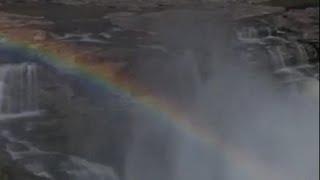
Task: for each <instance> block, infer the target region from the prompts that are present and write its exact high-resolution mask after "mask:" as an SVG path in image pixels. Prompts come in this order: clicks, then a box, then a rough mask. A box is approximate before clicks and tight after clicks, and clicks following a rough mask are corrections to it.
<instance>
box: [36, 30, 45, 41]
mask: <svg viewBox="0 0 320 180" xmlns="http://www.w3.org/2000/svg"><path fill="white" fill-rule="evenodd" d="M47 37H48V35H47V32H45V31H42V30H37V31H35V32H34V35H33V40H34V41H45V40H46V39H47Z"/></svg>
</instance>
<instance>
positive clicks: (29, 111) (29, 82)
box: [0, 63, 39, 119]
mask: <svg viewBox="0 0 320 180" xmlns="http://www.w3.org/2000/svg"><path fill="white" fill-rule="evenodd" d="M37 69H38V68H37V65H36V64H34V63H20V64H3V65H0V119H8V118H17V117H21V116H22V117H23V116H30V115H34V114H37V112H39V111H38V109H39V102H38V95H39V93H38V90H39V87H38V86H39V82H38V75H37Z"/></svg>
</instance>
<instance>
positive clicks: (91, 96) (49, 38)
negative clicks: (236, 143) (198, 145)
mask: <svg viewBox="0 0 320 180" xmlns="http://www.w3.org/2000/svg"><path fill="white" fill-rule="evenodd" d="M0 2H1V1H0ZM68 2H70V3H71V4H73V2H74V1H68ZM81 2H82V1H81ZM82 3H85V1H83V2H82ZM166 5H167V1H164V2H162V1H161V2H159V3H158V4H157V6H153V8H152V9H149V8H145V9H144V8H140V7H136V6H129V7H130V8H128V7H120V8H119V7H118V8H114V7H113V6H112V5H110V6H103V7H99V6H96V5H92V6H89V7H83V6H69V5H57V4H42V3H40V4H38V3H33V4H23V3H22V4H19V3H18V4H5V3H3V4H1V5H0V63H1V65H3V64H8V63H12V62H14V63H22V62H25V60H24V59H23V58H25V59H27V60H28V62H29V63H34V62H35V61H36V59H37V58H38V57H37V56H30V55H28V51H24V52H25V53H26V54H27V55H26V54H23V53H22V54H19V56H18V55H16V51H14V50H12V49H10V48H7V47H6V46H5V42H6V41H7V40H8V39H10V41H13V42H19V43H25V44H28V45H29V47H28V48H34V49H38V50H39V51H40V52H46V50H50V51H51V52H53V53H54V54H58V55H59V57H60V58H61V59H68V60H69V61H73V62H71V63H77V64H81V65H84V66H87V67H90V68H92V69H94V70H95V71H98V70H99V69H100V68H102V69H103V68H106V69H112V71H111V70H110V72H109V71H108V72H107V73H106V76H108V77H109V78H110V77H111V78H110V79H112V80H117V81H120V80H121V83H122V84H121V85H124V86H125V85H126V83H129V82H135V83H136V84H143V88H144V89H143V91H141V90H136V89H129V91H130V93H131V95H132V96H135V97H142V96H144V95H145V94H144V93H141V92H148V93H150V94H156V95H157V96H161V97H164V98H165V99H173V101H175V102H177V104H179V106H185V107H184V108H186V109H192V108H194V107H193V105H192V104H193V102H194V100H195V94H196V91H197V90H196V89H195V87H196V85H197V83H199V81H200V82H205V81H206V80H207V79H208V77H210V76H212V74H211V73H212V71H211V69H209V66H208V64H210V63H212V62H211V61H212V56H213V57H214V59H226V60H228V59H237V60H239V62H238V63H247V64H250V67H253V68H254V69H255V70H258V71H259V72H262V71H263V72H264V71H265V72H268V73H269V74H273V75H272V78H274V79H276V81H275V82H276V85H277V87H278V86H279V87H280V86H281V87H282V86H284V87H287V86H291V85H293V86H296V87H297V89H298V91H299V92H303V93H305V94H307V96H310V95H311V98H314V99H316V98H318V97H315V96H316V93H314V92H313V91H314V88H311V89H308V90H306V89H307V88H309V87H310V86H306V85H305V84H308V83H311V84H313V85H314V84H316V85H314V87H316V86H317V85H318V80H319V60H318V59H319V22H318V19H319V8H318V7H312V6H311V7H303V8H293V9H291V8H289V9H288V8H285V7H282V6H280V7H279V6H276V7H274V6H267V5H261V4H258V5H257V4H255V5H253V4H251V3H239V2H236V3H228V4H224V3H215V4H210V6H209V5H208V6H200V5H199V6H185V7H183V8H181V7H177V6H175V7H174V6H173V7H167V6H166ZM26 7H27V8H26ZM177 37H178V38H177ZM213 39H214V42H212V40H213ZM221 46H223V47H227V48H220V47H221ZM212 52H214V53H212ZM212 54H213V55H212ZM188 57H194V58H195V59H198V61H197V62H194V61H191V60H190V61H189V60H188ZM181 59H182V60H181ZM1 65H0V66H1ZM38 65H39V72H38V73H39V74H38V78H39V81H40V85H39V89H40V92H39V95H38V96H39V99H40V102H39V104H40V109H41V110H43V114H42V115H41V116H38V117H36V118H34V117H32V118H22V120H20V119H19V120H13V121H10V122H8V121H3V122H2V121H1V120H0V130H1V135H0V179H1V178H3V179H4V180H6V179H10V180H15V179H18V180H29V179H33V180H36V179H37V178H38V179H58V180H64V179H66V180H67V179H68V180H70V179H75V180H87V179H89V178H91V179H93V180H118V179H125V173H126V164H125V162H126V147H127V146H128V144H130V143H129V142H131V141H132V140H133V137H132V132H133V131H134V129H133V126H135V124H141V123H142V122H141V121H142V120H140V119H139V118H140V117H141V115H137V114H136V112H135V111H136V108H137V107H136V106H135V104H134V103H133V102H130V101H128V100H127V99H126V97H124V96H123V95H122V94H117V93H115V92H110V93H105V92H103V91H101V90H98V89H97V88H96V87H95V85H91V84H90V81H82V80H79V79H77V78H75V76H74V74H72V73H66V72H60V71H59V69H55V68H52V67H50V65H49V64H47V63H46V62H44V63H43V62H42V63H40V64H38ZM177 66H178V67H180V66H184V67H185V68H181V71H179V73H177V72H176V70H177ZM97 69H98V70H97ZM185 69H186V70H185ZM190 69H191V71H190ZM184 70H185V71H184ZM190 72H192V73H190ZM104 74H105V73H104ZM145 74H148V76H146V75H145ZM195 75H196V76H195ZM77 76H78V74H77ZM77 76H76V77H77ZM195 77H196V78H195ZM184 79H186V81H184ZM88 84H89V85H88ZM306 87H307V88H306ZM311 91H312V92H311ZM92 92H94V93H92ZM181 92H183V93H181ZM142 98H143V97H142ZM186 104H187V105H186ZM101 117H106V121H101ZM144 123H145V122H144ZM219 123H221V122H217V124H219ZM151 129H152V128H151ZM169 129H170V128H169ZM152 130H153V129H152ZM153 133H156V129H155V132H151V134H153ZM170 133H172V132H171V129H170V130H168V134H170ZM101 136H102V137H103V138H98V137H101ZM155 136H156V135H155ZM157 141H158V142H159V143H157V144H156V143H151V145H152V146H154V149H161V148H162V149H165V148H166V146H167V143H170V142H167V141H166V142H162V141H163V140H162V139H161V138H158V139H157ZM163 144H165V145H163ZM164 151H165V150H164ZM152 153H155V154H156V153H157V152H156V150H154V152H152ZM159 157H166V154H161V155H159ZM159 161H160V160H159ZM161 163H163V164H161V165H163V167H164V168H163V172H161V173H160V174H157V175H155V176H157V177H159V178H162V180H163V179H170V178H171V177H170V175H168V174H170V172H169V171H170V167H167V166H166V162H162V161H161ZM161 165H159V166H161ZM28 178H29V179H28ZM143 180H144V179H143ZM170 180H171V179H170Z"/></svg>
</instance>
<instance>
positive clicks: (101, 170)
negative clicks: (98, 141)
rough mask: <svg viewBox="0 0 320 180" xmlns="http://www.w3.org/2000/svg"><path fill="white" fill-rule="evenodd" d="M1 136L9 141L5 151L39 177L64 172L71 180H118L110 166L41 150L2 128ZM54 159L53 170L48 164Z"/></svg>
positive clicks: (49, 176)
mask: <svg viewBox="0 0 320 180" xmlns="http://www.w3.org/2000/svg"><path fill="white" fill-rule="evenodd" d="M1 136H2V137H5V138H6V139H7V140H8V141H9V143H7V145H6V151H7V152H8V153H9V154H10V156H11V158H12V159H13V160H16V161H18V162H20V163H22V164H23V165H24V167H25V168H26V169H27V170H28V171H30V172H31V173H33V174H34V175H36V176H39V177H45V178H48V179H57V178H56V174H64V176H67V177H68V179H71V180H87V179H94V180H118V179H119V178H118V176H117V175H116V174H115V172H114V171H113V169H112V168H111V167H108V166H105V165H102V164H98V163H94V162H89V161H87V160H85V159H83V158H80V157H77V156H73V155H67V154H63V153H59V152H49V151H42V150H40V149H39V148H37V147H35V146H34V145H33V144H32V143H30V142H28V141H25V140H19V139H17V138H16V137H14V136H13V135H12V134H11V133H10V132H9V131H7V130H4V131H2V132H1ZM17 144H18V145H20V146H23V147H24V148H23V149H22V150H16V149H15V148H14V146H16V145H17ZM50 161H56V163H57V164H56V166H55V170H54V171H52V169H50V164H51V163H52V162H50Z"/></svg>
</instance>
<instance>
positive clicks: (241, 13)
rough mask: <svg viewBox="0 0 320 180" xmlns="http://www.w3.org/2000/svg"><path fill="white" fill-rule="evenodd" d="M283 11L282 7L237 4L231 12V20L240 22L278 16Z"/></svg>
mask: <svg viewBox="0 0 320 180" xmlns="http://www.w3.org/2000/svg"><path fill="white" fill-rule="evenodd" d="M284 11H285V9H284V8H282V7H272V6H263V5H250V4H239V5H237V6H236V7H235V8H234V10H233V18H234V19H235V20H241V19H248V18H254V17H261V16H266V15H273V14H279V13H283V12H284Z"/></svg>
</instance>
